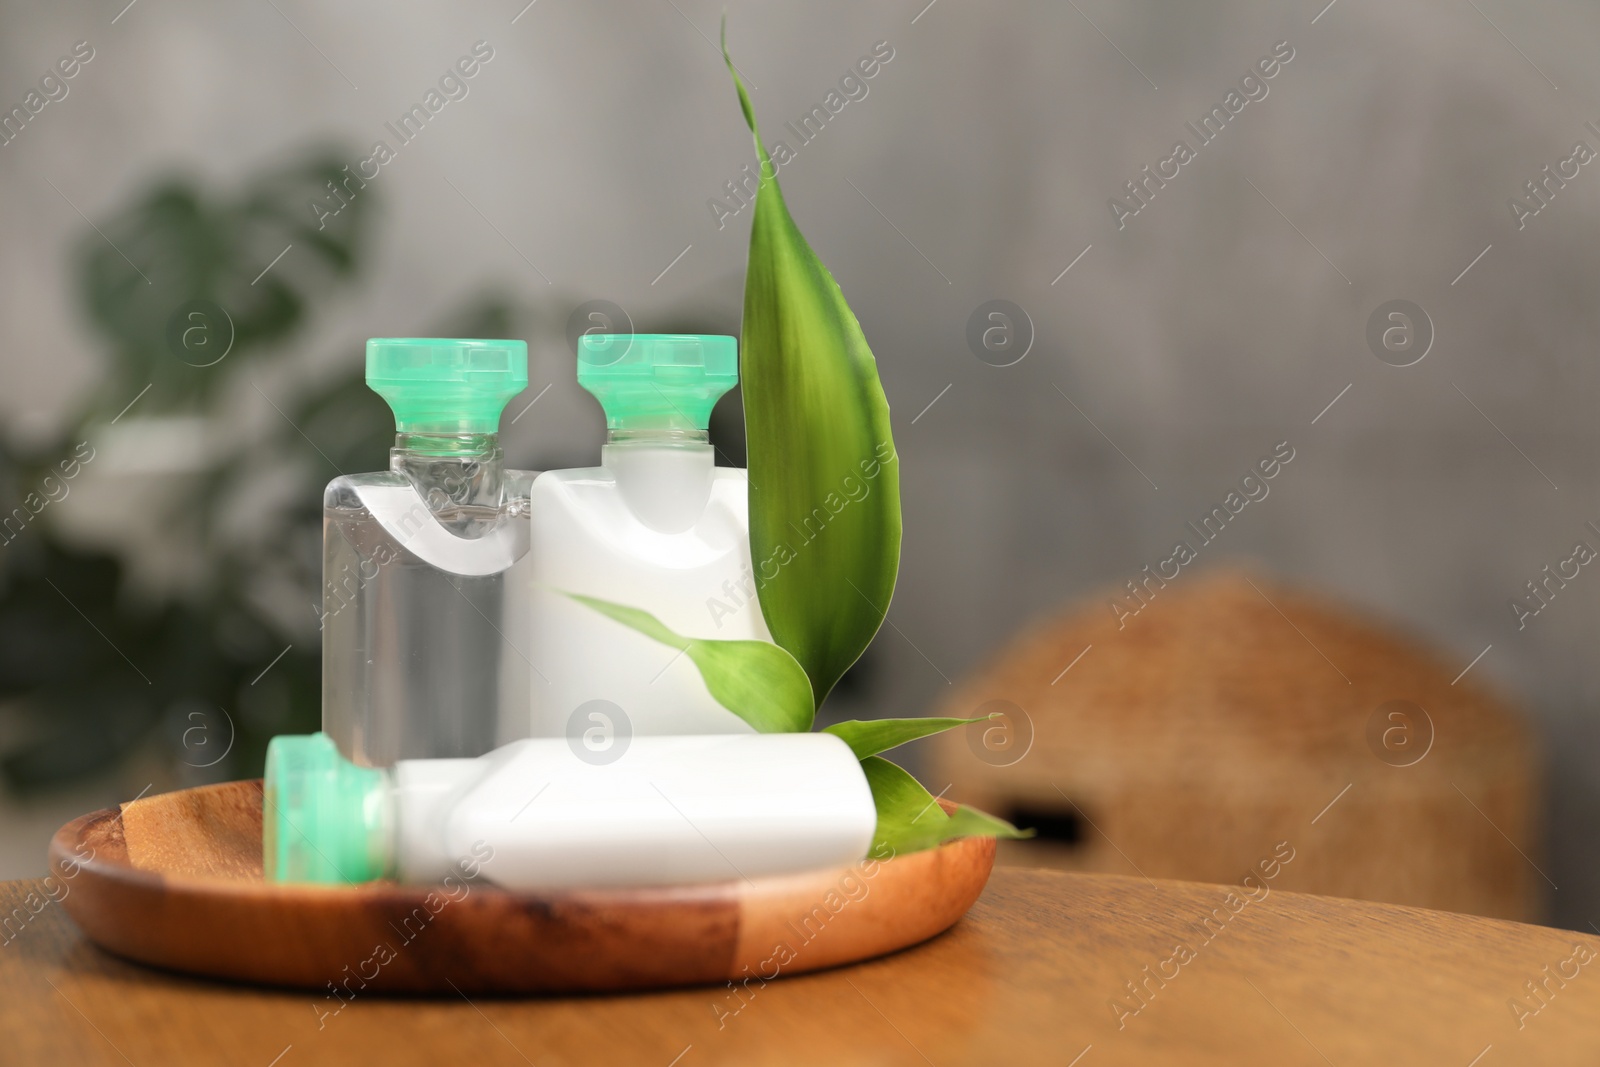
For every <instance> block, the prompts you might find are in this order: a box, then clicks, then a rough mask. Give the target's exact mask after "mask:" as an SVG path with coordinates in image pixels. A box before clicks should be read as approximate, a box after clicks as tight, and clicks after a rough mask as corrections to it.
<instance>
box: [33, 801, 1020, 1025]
mask: <svg viewBox="0 0 1600 1067" xmlns="http://www.w3.org/2000/svg"><path fill="white" fill-rule="evenodd" d="M261 803H262V799H261V783H260V782H259V780H258V781H253V782H229V783H225V784H223V785H214V786H205V787H202V788H198V789H188V790H180V791H178V792H174V793H166V794H160V795H157V796H152V797H146V798H143V799H141V800H137V801H134V802H132V803H130V804H124V805H122V807H121V809H120V810H115V811H105V812H95V813H92V814H90V815H86V816H83V817H82V818H80V819H76V820H74V821H73V822H71V823H68V824H67V825H66V826H64V827H62V828H61V830H60V831H59V832H58V833H57V834H56V836H55V838H54V840H53V841H52V842H51V846H50V864H51V870H52V872H53V877H54V878H55V879H56V883H57V884H60V885H65V886H70V887H71V889H72V892H71V893H70V894H68V895H67V896H66V897H65V898H64V900H63V907H64V908H65V909H66V911H67V912H68V914H70V915H71V916H72V918H73V919H75V920H76V921H77V922H78V924H79V925H80V926H81V927H82V928H83V929H84V931H85V932H86V933H88V935H89V936H90V937H91V938H92V939H93V940H94V941H96V942H97V943H99V944H100V945H101V946H103V947H105V948H107V949H110V950H111V951H113V952H116V953H118V954H119V955H122V956H126V957H128V958H129V959H132V960H137V961H141V962H145V963H150V964H154V965H157V966H162V967H168V968H171V969H173V970H179V971H188V972H192V973H195V974H201V975H207V976H211V977H218V978H228V979H235V980H239V981H246V982H259V983H266V984H272V985H287V986H300V987H305V988H311V989H316V990H319V991H322V992H326V993H328V994H330V995H331V996H333V997H335V998H338V999H340V1000H352V999H354V998H356V997H357V996H370V995H372V994H376V993H396V992H411V993H416V992H440V991H451V990H454V991H456V992H462V993H472V994H476V993H502V994H504V993H545V992H565V993H571V992H597V991H614V990H624V989H645V988H652V987H660V986H669V985H686V984H696V983H705V982H714V981H728V980H737V981H739V982H741V983H745V982H751V981H764V980H766V979H771V978H774V977H776V976H777V975H779V974H783V975H786V976H787V975H794V974H800V973H803V972H805V971H811V970H816V969H818V968H822V967H831V966H834V965H836V964H839V963H844V962H852V961H856V960H861V959H866V958H868V957H871V956H877V955H882V954H883V953H885V952H892V951H895V950H896V949H900V948H904V947H906V946H907V945H912V944H916V943H917V942H919V941H923V940H926V939H927V938H929V937H932V936H934V935H935V934H938V933H940V932H942V931H944V930H946V929H948V928H949V926H950V925H951V924H952V923H954V922H955V921H956V920H957V919H959V918H960V917H961V916H962V915H963V914H964V913H965V912H966V910H967V909H968V908H969V907H971V906H972V902H973V901H974V900H976V899H977V897H978V894H979V892H981V891H982V889H983V885H984V882H985V880H986V879H987V878H988V876H989V871H990V870H991V868H992V867H993V865H994V853H995V849H994V841H993V840H992V839H987V838H971V839H965V840H960V841H953V842H950V843H948V844H946V845H944V846H942V847H940V848H938V849H934V850H930V851H927V852H920V853H915V854H912V855H908V856H902V857H897V858H894V859H890V860H886V861H883V862H866V863H863V864H861V865H858V866H856V867H853V868H841V869H838V870H823V871H812V872H806V873H802V874H795V875H790V876H784V877H773V878H758V879H753V880H751V879H747V880H743V881H731V882H725V883H718V884H714V885H703V886H681V887H674V888H665V889H621V890H608V891H583V892H564V893H543V894H533V893H510V892H506V891H504V890H501V889H499V888H497V887H495V886H492V885H488V884H487V883H485V882H483V881H481V880H479V881H473V880H469V879H464V878H457V879H455V880H454V881H450V880H447V881H446V883H445V884H444V885H442V886H401V885H394V884H390V883H378V884H373V885H365V886H285V885H271V884H268V883H266V882H263V881H262V873H261Z"/></svg>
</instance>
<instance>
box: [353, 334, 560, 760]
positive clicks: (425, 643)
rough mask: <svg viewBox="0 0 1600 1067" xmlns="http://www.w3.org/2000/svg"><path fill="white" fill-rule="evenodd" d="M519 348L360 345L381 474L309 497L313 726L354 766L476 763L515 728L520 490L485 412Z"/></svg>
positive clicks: (520, 663)
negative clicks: (317, 549) (374, 400)
mask: <svg viewBox="0 0 1600 1067" xmlns="http://www.w3.org/2000/svg"><path fill="white" fill-rule="evenodd" d="M527 384H528V349H527V345H526V344H525V343H523V342H522V341H477V340H454V339H435V338H374V339H373V340H370V341H368V342H367V385H368V386H370V387H371V388H372V390H373V391H374V392H376V393H378V394H379V395H380V396H382V397H383V398H384V400H386V401H388V403H389V406H390V408H392V409H393V410H394V414H395V428H396V430H397V435H396V437H395V447H394V448H393V449H392V450H391V451H390V453H389V470H387V471H383V472H379V473H375V474H352V475H344V476H342V477H339V478H335V479H334V480H333V481H332V482H330V483H329V484H328V488H327V492H326V493H325V494H324V496H323V517H324V522H323V612H322V723H323V730H324V731H326V732H327V734H328V735H329V736H330V737H332V738H333V740H334V742H335V743H336V744H337V745H338V747H339V750H340V752H342V753H343V754H344V755H345V756H346V757H347V758H349V759H351V760H354V761H355V762H357V763H360V764H365V765H368V766H388V765H390V764H393V763H394V762H396V761H397V760H401V759H425V758H439V757H463V756H479V755H482V754H483V753H485V752H488V751H490V750H491V749H493V748H495V747H497V746H498V745H500V744H503V743H505V742H507V741H511V740H515V739H517V738H520V737H524V736H526V735H527V733H528V729H529V719H528V679H529V674H530V672H529V659H528V647H527V645H528V612H527V599H528V598H527V595H526V593H525V588H526V585H527V580H526V579H527V570H526V568H527V564H528V540H529V538H528V533H529V522H528V490H529V487H530V486H531V485H532V482H533V479H534V477H535V474H534V472H532V471H515V470H506V469H505V466H504V454H503V453H502V452H501V449H500V444H499V434H498V430H499V424H500V414H501V411H502V410H503V409H504V407H505V405H506V402H507V401H509V400H510V399H511V398H512V397H514V396H516V395H517V394H518V393H520V392H521V391H522V390H523V389H525V388H526V387H527Z"/></svg>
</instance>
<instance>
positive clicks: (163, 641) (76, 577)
mask: <svg viewBox="0 0 1600 1067" xmlns="http://www.w3.org/2000/svg"><path fill="white" fill-rule="evenodd" d="M340 158H349V156H348V154H341V153H338V152H333V151H326V152H312V153H308V154H307V155H306V156H304V157H303V158H302V159H300V160H297V161H296V162H293V163H291V164H289V165H287V166H285V167H283V168H281V169H277V170H274V171H272V172H270V173H267V174H264V175H262V176H260V177H257V178H255V179H253V180H251V181H249V182H248V183H247V184H246V186H245V188H244V189H243V190H242V191H241V192H240V193H239V194H238V195H237V196H235V197H219V196H216V195H213V194H212V193H210V192H209V191H208V190H206V189H204V188H202V187H201V186H200V185H199V184H198V183H196V182H195V181H192V180H186V179H174V180H169V181H166V182H163V183H161V184H160V185H158V186H156V187H155V188H153V189H152V190H150V191H149V192H148V193H146V194H144V195H143V196H140V197H138V198H137V199H136V200H135V201H134V202H132V203H131V204H129V205H128V206H126V207H125V208H123V209H121V210H119V211H116V212H114V213H113V214H112V216H111V217H110V218H109V219H107V220H102V221H100V222H99V223H98V232H97V231H95V230H90V231H86V232H85V234H84V235H83V238H82V242H81V246H80V248H79V249H78V254H77V267H76V285H77V288H78V291H79V296H80V298H81V301H82V304H83V306H84V308H85V310H86V311H87V313H88V317H89V320H90V322H91V323H92V324H93V325H94V326H95V327H96V328H97V330H98V331H99V333H100V334H101V336H102V337H103V339H104V340H105V342H106V352H107V356H108V359H107V364H106V368H105V373H104V374H103V376H102V378H101V380H100V382H99V383H98V384H97V385H96V386H95V387H94V388H93V389H92V390H91V392H90V394H89V395H88V397H87V398H86V399H85V401H84V402H83V404H82V406H81V408H80V409H79V411H78V413H77V414H76V416H75V417H73V418H72V419H70V420H68V422H67V424H66V425H65V426H64V427H62V429H61V431H60V432H59V434H57V435H55V436H54V437H53V438H52V439H51V440H48V441H45V442H42V443H35V444H33V445H31V446H26V447H25V446H22V445H19V444H16V443H14V442H11V441H9V440H7V439H6V435H5V434H3V433H0V739H3V740H0V744H3V746H4V747H3V749H0V775H3V776H4V778H5V780H6V781H7V782H8V783H9V784H11V785H13V786H15V787H19V788H28V787H37V786H42V785H46V784H51V783H56V782H61V781H66V780H70V779H74V778H79V777H83V776H86V775H90V774H94V773H97V772H101V771H104V770H105V769H106V768H108V767H110V766H111V765H113V764H115V763H116V762H118V761H119V760H122V759H124V758H126V757H127V756H129V755H130V754H131V753H134V752H137V751H141V750H143V751H153V752H154V753H155V756H156V759H157V761H158V762H160V763H162V764H164V765H165V767H166V768H167V770H168V771H169V772H170V773H171V775H172V777H173V779H174V780H175V781H177V782H178V783H179V784H183V783H184V782H186V781H187V782H193V781H196V780H220V779H224V778H232V777H239V776H241V775H245V774H255V773H258V772H259V769H260V766H261V762H262V759H263V758H264V754H265V751H266V743H267V741H268V739H270V737H271V736H272V735H273V734H276V733H280V732H284V731H293V732H307V731H310V730H314V729H316V728H317V724H318V722H319V719H320V709H321V642H320V635H319V634H318V632H317V615H316V609H317V605H318V604H319V602H320V586H321V550H320V545H321V526H322V509H321V500H322V492H321V490H322V486H323V485H324V484H325V483H326V482H327V481H328V480H329V479H330V478H332V477H333V476H334V475H335V474H337V473H339V472H341V471H367V470H381V469H383V468H385V467H386V466H387V450H388V448H389V446H390V445H391V444H392V442H393V434H394V428H393V422H392V420H391V418H390V415H389V412H388V409H387V408H386V407H385V405H384V403H383V401H382V400H380V399H379V398H378V397H377V396H376V395H375V394H373V393H372V392H370V391H369V390H368V389H367V388H366V386H365V382H364V379H363V370H362V368H363V362H362V358H361V354H360V352H359V351H358V350H352V351H351V352H349V353H346V354H342V355H341V356H340V357H339V358H338V359H336V360H330V361H325V363H324V365H326V363H333V364H334V365H336V366H338V367H339V368H340V370H339V371H338V372H337V373H335V374H334V375H332V376H331V377H323V378H322V379H321V380H318V381H315V382H311V383H308V384H298V385H290V386H285V385H282V384H280V385H277V386H275V387H274V392H279V391H281V392H282V394H283V395H281V396H276V397H274V396H269V395H268V394H267V393H266V392H264V391H262V390H261V388H260V386H259V385H258V384H257V381H256V374H258V373H259V374H267V373H270V374H271V376H272V378H273V380H274V381H278V382H282V381H285V380H288V379H291V378H293V377H295V375H294V373H293V367H292V360H291V359H290V358H289V357H290V356H291V354H292V353H293V352H294V351H295V348H294V346H293V345H292V344H291V342H295V341H297V340H300V339H301V338H302V337H303V335H304V333H305V327H306V326H307V324H308V322H309V321H310V319H311V317H312V315H313V313H314V312H315V311H316V310H317V308H318V307H319V305H324V304H326V303H327V302H328V301H329V300H330V299H331V298H333V297H334V296H336V295H337V293H338V292H339V290H340V288H341V287H344V286H347V285H349V284H350V283H351V282H352V281H353V280H355V279H356V278H357V277H358V276H359V275H360V274H361V272H362V270H363V269H364V268H365V266H366V265H367V262H368V257H369V254H370V248H371V230H372V226H373V208H374V206H375V205H376V203H377V198H376V197H375V196H374V195H373V194H372V193H371V192H370V191H369V192H367V193H366V194H364V195H363V196H362V197H359V198H356V199H355V200H353V201H352V202H351V203H350V205H349V210H346V211H342V212H340V213H339V214H338V215H337V216H333V217H330V218H329V219H327V220H326V222H327V225H326V227H325V228H319V227H318V226H316V225H315V220H314V219H313V218H312V216H311V214H310V212H308V211H307V210H306V206H305V205H306V204H307V202H308V201H309V200H310V199H311V198H313V197H317V196H325V195H326V191H327V186H328V183H329V182H335V183H336V182H337V181H338V179H340V178H342V177H343V173H342V170H341V165H340V163H339V162H338V160H339V159H340ZM513 317H514V316H513V313H512V310H511V307H510V305H509V304H508V303H507V302H506V301H504V300H500V299H496V298H485V299H482V300H479V301H477V302H475V303H473V304H471V305H470V306H468V307H466V308H465V309H463V311H462V312H461V313H459V314H458V315H455V316H452V317H451V320H450V321H448V322H446V323H441V324H440V335H441V336H467V337H472V336H479V337H485V336H487V337H496V336H514V333H513V330H514V324H513ZM303 343H304V342H303V341H302V344H303ZM253 392H255V393H260V394H261V397H266V398H267V400H268V403H269V404H270V406H271V407H272V408H274V409H276V410H275V412H273V413H270V414H269V421H268V422H266V423H265V424H263V425H262V426H261V427H260V428H253V423H252V422H251V420H248V419H245V418H243V417H242V415H241V412H242V410H243V406H244V405H243V404H241V401H244V402H245V403H249V402H251V401H254V403H253V404H251V406H252V407H259V400H260V398H258V397H255V396H253V395H252V393H253ZM185 416H188V417H193V416H200V417H203V418H204V419H205V420H207V423H208V424H209V425H211V426H214V427H217V428H218V429H219V431H220V432H217V433H212V434H208V435H207V437H208V438H209V439H211V440H214V441H216V442H221V443H218V444H213V445H211V446H209V448H210V450H211V451H210V452H209V453H208V454H205V455H202V456H199V457H193V463H192V465H191V467H192V469H190V470H188V471H186V472H185V473H184V475H183V477H181V478H178V479H175V481H176V483H177V484H178V485H179V486H180V489H179V491H178V492H177V493H176V494H175V495H172V496H170V497H163V498H161V499H151V500H148V501H141V502H140V507H141V508H143V509H145V510H146V511H147V512H154V513H153V514H147V515H144V516H141V517H140V518H141V521H143V522H145V523H146V524H149V523H154V524H155V526H156V528H157V530H158V531H159V536H160V537H161V538H162V539H163V540H166V541H167V542H168V544H169V545H170V546H175V547H176V548H177V549H178V550H180V551H181V553H183V554H184V555H185V556H188V557H190V558H191V559H192V562H193V564H194V566H193V568H192V569H193V575H192V580H189V581H186V582H183V583H166V584H162V583H151V582H149V581H142V580H139V577H138V573H137V572H138V568H137V566H136V565H134V564H136V560H134V559H132V558H131V555H132V554H131V553H130V552H125V551H122V550H121V549H120V548H119V547H118V546H116V545H107V544H103V543H91V544H86V543H85V540H84V538H83V537H82V536H81V535H77V534H74V533H73V532H72V531H71V530H70V529H68V528H67V527H69V526H71V525H72V524H69V523H62V522H59V521H57V520H58V519H59V514H58V513H59V512H60V511H61V510H62V508H61V506H59V505H57V504H54V503H50V504H49V506H48V507H47V506H46V503H47V502H48V501H50V500H51V499H52V492H51V489H50V486H51V485H52V484H59V483H60V481H61V473H62V471H63V470H64V469H65V468H63V467H62V466H61V465H62V464H63V463H66V462H71V461H72V459H74V458H77V459H81V458H82V454H83V453H81V452H80V453H78V454H77V455H76V457H75V454H74V448H75V446H77V445H78V444H79V443H80V442H87V443H88V448H89V454H90V455H91V456H92V457H93V458H92V459H91V460H90V461H89V462H87V463H83V464H82V468H83V469H85V470H88V471H91V472H95V473H96V474H97V476H98V472H97V471H96V468H95V463H99V464H102V465H107V464H111V465H115V463H116V462H118V461H117V460H116V458H115V455H112V456H108V455H107V453H108V452H110V453H115V452H116V451H117V450H118V449H119V448H120V449H121V451H123V452H126V451H127V450H128V446H129V442H130V438H129V435H128V431H129V430H130V429H137V428H138V427H139V426H140V425H147V426H148V425H157V424H159V423H160V422H161V421H162V420H164V419H170V418H173V417H178V418H182V417H185ZM119 438H120V441H121V443H120V445H119V444H118V440H119ZM128 458H129V457H127V456H123V457H122V459H123V460H126V459H128ZM133 458H135V459H137V457H133ZM79 476H81V474H80V475H79ZM103 477H109V478H118V477H121V475H120V474H119V473H118V472H117V471H112V472H110V473H108V474H106V475H104V476H103ZM52 479H53V480H54V481H53V482H52V481H51V480H52ZM82 486H83V483H81V482H80V483H78V487H79V488H81V487H82ZM263 487H271V489H270V492H266V491H264V490H263ZM74 491H76V490H74ZM62 496H63V497H64V496H65V491H63V492H62ZM74 506H75V507H78V508H80V509H81V508H83V507H91V508H92V507H93V501H92V499H87V498H80V500H78V501H76V502H74ZM122 518H123V516H121V515H118V516H115V517H113V523H112V524H113V525H114V524H115V523H116V522H119V521H120V520H121V519H122ZM128 518H129V519H130V525H135V524H134V523H132V522H131V519H132V518H133V517H132V516H129V517H128ZM6 520H9V522H7V521H6ZM153 586H154V587H153Z"/></svg>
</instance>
